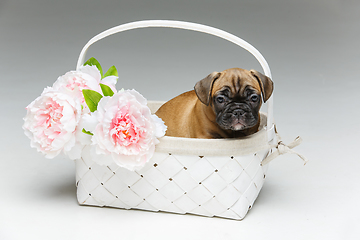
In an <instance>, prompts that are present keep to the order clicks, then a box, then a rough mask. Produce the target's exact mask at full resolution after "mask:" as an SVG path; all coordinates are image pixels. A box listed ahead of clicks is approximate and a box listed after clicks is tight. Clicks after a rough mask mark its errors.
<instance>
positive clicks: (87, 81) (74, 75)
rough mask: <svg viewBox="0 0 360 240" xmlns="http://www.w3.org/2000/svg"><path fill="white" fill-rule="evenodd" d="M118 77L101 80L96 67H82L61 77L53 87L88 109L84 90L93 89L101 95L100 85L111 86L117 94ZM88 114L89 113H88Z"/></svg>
mask: <svg viewBox="0 0 360 240" xmlns="http://www.w3.org/2000/svg"><path fill="white" fill-rule="evenodd" d="M116 81H117V77H116V76H108V77H106V78H104V79H101V74H100V72H99V70H98V69H97V67H96V66H89V65H86V66H82V67H80V69H79V70H78V71H70V72H67V73H66V74H65V75H63V76H60V77H59V78H58V79H57V80H56V82H55V83H54V85H53V88H54V89H55V90H59V91H60V90H61V91H66V92H67V93H68V94H69V95H71V96H72V97H73V98H75V99H79V100H80V102H81V104H82V105H83V106H84V107H85V109H87V106H86V103H85V100H84V96H83V93H82V90H83V89H91V90H94V91H97V92H99V93H101V92H102V91H101V88H100V83H102V84H105V85H107V86H109V87H110V88H111V89H112V90H113V92H116V88H115V84H116ZM87 112H88V111H87Z"/></svg>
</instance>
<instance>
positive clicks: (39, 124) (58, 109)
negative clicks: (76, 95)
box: [23, 88, 81, 158]
mask: <svg viewBox="0 0 360 240" xmlns="http://www.w3.org/2000/svg"><path fill="white" fill-rule="evenodd" d="M26 109H27V114H26V116H25V118H24V121H25V122H24V125H23V129H24V131H25V134H26V136H28V137H29V138H30V140H31V146H32V147H34V148H37V150H38V151H39V152H42V153H44V154H45V155H46V157H47V158H54V157H55V156H57V155H58V154H59V153H60V152H61V151H62V150H63V151H64V152H65V153H68V154H70V155H72V151H73V150H74V149H73V148H74V146H75V145H76V139H75V134H76V132H77V125H78V123H79V120H80V116H81V105H80V103H79V101H76V100H75V99H73V98H72V97H71V96H69V95H67V94H64V93H62V92H58V91H54V89H52V88H46V89H44V91H43V93H42V94H41V96H40V97H38V98H36V99H35V100H34V101H33V102H32V103H30V104H29V105H28V106H27V107H26ZM77 152H78V155H79V154H80V151H77Z"/></svg>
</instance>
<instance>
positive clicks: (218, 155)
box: [76, 102, 275, 220]
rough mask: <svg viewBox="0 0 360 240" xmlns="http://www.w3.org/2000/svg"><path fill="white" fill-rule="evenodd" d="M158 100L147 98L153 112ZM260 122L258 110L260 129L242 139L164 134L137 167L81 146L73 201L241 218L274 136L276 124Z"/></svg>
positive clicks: (261, 181)
mask: <svg viewBox="0 0 360 240" xmlns="http://www.w3.org/2000/svg"><path fill="white" fill-rule="evenodd" d="M161 104H162V103H160V102H149V107H150V109H152V111H153V112H154V111H156V109H158V108H159V107H160V106H161ZM265 126H266V115H265V114H263V113H261V124H260V127H259V131H258V132H257V133H255V134H253V135H251V136H248V137H245V138H241V139H191V138H177V137H167V136H165V137H163V138H161V139H160V143H159V144H158V145H156V151H155V154H154V156H153V158H151V160H150V161H149V162H147V163H146V165H145V166H144V167H143V168H142V169H141V170H139V171H129V170H127V169H124V168H121V167H119V166H117V165H116V164H112V165H110V166H100V165H98V164H96V163H95V162H93V161H91V160H90V159H91V158H90V155H89V154H90V151H86V149H85V150H84V151H83V156H82V158H81V159H78V160H76V185H77V198H78V202H79V204H81V205H92V206H101V207H105V206H107V207H115V208H123V209H140V210H148V211H164V212H171V213H179V214H186V213H191V214H195V215H202V216H208V217H213V216H217V217H223V218H229V219H236V220H241V219H243V218H244V217H245V215H246V213H247V212H248V210H249V209H250V208H251V207H252V206H253V204H254V201H255V200H256V198H257V196H258V194H259V192H260V190H261V188H262V186H263V184H264V180H265V175H266V170H267V167H268V165H267V164H266V165H262V164H261V162H262V161H263V160H264V159H265V158H266V156H267V155H268V154H269V151H271V150H270V149H269V142H273V141H274V138H275V130H274V129H272V132H273V134H268V131H267V130H266V128H265ZM268 135H272V138H271V139H268Z"/></svg>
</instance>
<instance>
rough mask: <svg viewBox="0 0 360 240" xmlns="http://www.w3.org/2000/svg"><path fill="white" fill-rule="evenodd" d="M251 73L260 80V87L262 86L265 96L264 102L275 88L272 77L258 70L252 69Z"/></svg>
mask: <svg viewBox="0 0 360 240" xmlns="http://www.w3.org/2000/svg"><path fill="white" fill-rule="evenodd" d="M250 73H251V74H252V75H253V76H254V77H255V78H256V79H257V81H258V82H259V85H260V88H261V93H262V96H263V100H264V102H266V101H267V100H268V99H269V98H270V96H271V94H272V92H273V90H274V83H273V81H271V79H270V78H269V77H267V76H265V75H263V74H261V73H259V72H258V71H256V70H250Z"/></svg>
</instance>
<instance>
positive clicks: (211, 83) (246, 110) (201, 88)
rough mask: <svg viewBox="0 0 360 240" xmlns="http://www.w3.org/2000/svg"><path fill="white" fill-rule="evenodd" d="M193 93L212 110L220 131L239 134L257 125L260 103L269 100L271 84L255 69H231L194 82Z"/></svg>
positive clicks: (268, 79) (271, 89)
mask: <svg viewBox="0 0 360 240" xmlns="http://www.w3.org/2000/svg"><path fill="white" fill-rule="evenodd" d="M195 92H196V94H197V96H198V98H199V100H200V101H201V102H202V103H203V104H205V105H206V106H209V107H211V108H212V109H213V111H214V113H215V115H216V122H217V124H218V125H219V127H220V128H222V129H224V130H231V131H241V130H246V129H249V128H252V127H254V126H256V125H257V124H258V123H259V121H260V119H259V110H260V107H261V104H262V101H263V102H266V101H267V100H268V99H269V98H270V96H271V94H272V92H273V82H272V81H271V79H270V78H268V77H266V76H265V75H263V74H261V73H259V72H257V71H255V70H250V71H248V70H244V69H240V68H231V69H227V70H225V71H223V72H213V73H211V74H210V75H208V76H207V77H206V78H204V79H203V80H201V81H199V82H197V83H196V85H195Z"/></svg>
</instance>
